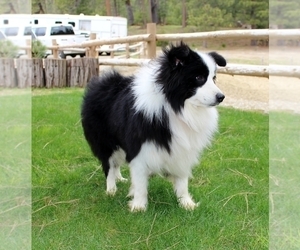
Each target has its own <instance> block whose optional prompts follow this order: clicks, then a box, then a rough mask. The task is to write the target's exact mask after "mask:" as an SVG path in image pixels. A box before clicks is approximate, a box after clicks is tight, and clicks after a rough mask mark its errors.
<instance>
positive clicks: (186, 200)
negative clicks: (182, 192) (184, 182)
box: [179, 197, 200, 211]
mask: <svg viewBox="0 0 300 250" xmlns="http://www.w3.org/2000/svg"><path fill="white" fill-rule="evenodd" d="M199 204H200V203H199V202H197V203H196V202H194V201H193V199H192V198H191V197H182V198H180V199H179V206H180V207H182V208H184V209H185V210H189V211H191V210H194V209H195V208H196V207H198V206H199Z"/></svg>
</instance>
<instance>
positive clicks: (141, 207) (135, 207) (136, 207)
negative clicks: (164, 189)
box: [128, 199, 147, 212]
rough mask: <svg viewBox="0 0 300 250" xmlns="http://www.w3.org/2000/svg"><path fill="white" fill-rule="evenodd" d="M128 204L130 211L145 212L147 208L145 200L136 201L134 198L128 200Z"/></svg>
mask: <svg viewBox="0 0 300 250" xmlns="http://www.w3.org/2000/svg"><path fill="white" fill-rule="evenodd" d="M128 205H129V209H130V211H131V212H145V211H146V209H147V202H144V201H136V200H135V199H133V200H132V201H129V203H128Z"/></svg>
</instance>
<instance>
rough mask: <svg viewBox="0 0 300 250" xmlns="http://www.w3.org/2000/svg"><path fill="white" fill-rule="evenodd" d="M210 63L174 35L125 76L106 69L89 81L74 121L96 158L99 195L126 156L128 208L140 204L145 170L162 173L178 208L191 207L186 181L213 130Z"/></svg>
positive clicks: (213, 57) (216, 58)
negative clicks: (175, 40)
mask: <svg viewBox="0 0 300 250" xmlns="http://www.w3.org/2000/svg"><path fill="white" fill-rule="evenodd" d="M217 65H218V66H223V67H224V66H226V60H225V59H224V58H223V57H222V56H221V55H219V54H218V53H216V52H210V53H198V52H195V51H193V50H191V49H190V48H189V47H188V46H187V45H186V44H185V43H183V42H181V43H180V44H177V45H170V46H169V47H168V48H166V49H164V50H163V54H162V55H161V56H160V57H158V58H157V59H155V60H153V61H151V62H150V63H148V64H147V65H143V66H142V67H141V68H140V69H139V71H138V72H137V73H136V74H135V75H133V76H129V77H127V76H123V75H121V74H119V73H118V72H116V71H109V72H108V73H104V74H103V75H102V76H100V77H94V78H92V79H91V80H90V82H89V83H88V85H87V87H86V91H85V94H84V98H83V105H82V110H81V116H82V126H83V130H84V135H85V138H86V140H87V141H88V143H89V145H90V148H91V150H92V152H93V154H94V155H95V156H96V157H97V158H98V159H99V160H100V161H101V163H102V168H103V171H104V174H105V176H106V192H107V194H109V195H114V194H115V192H116V190H117V186H116V181H117V180H121V181H125V180H126V179H124V178H123V177H122V175H121V173H120V166H121V165H122V164H123V163H124V162H127V163H128V164H129V168H130V177H131V187H130V192H129V196H132V200H131V201H130V202H129V208H130V210H131V211H144V210H146V207H147V186H148V179H149V176H150V175H152V174H160V175H165V176H168V177H170V179H171V180H172V183H173V186H174V191H175V194H176V196H177V198H178V202H179V204H180V206H181V207H183V208H185V209H187V210H193V209H194V208H195V207H197V205H198V204H197V203H195V202H194V201H193V199H192V197H191V195H190V194H189V191H188V180H189V178H190V177H191V175H192V168H193V166H195V165H196V164H197V163H198V162H199V155H200V153H201V151H202V150H203V149H204V148H205V147H206V146H208V145H209V143H210V141H211V139H212V136H213V134H214V132H215V131H216V130H217V123H218V113H217V110H216V108H215V106H216V105H218V104H219V103H221V102H222V101H223V99H224V98H225V96H224V94H223V93H222V92H221V90H220V89H219V88H218V87H217V86H216V70H217Z"/></svg>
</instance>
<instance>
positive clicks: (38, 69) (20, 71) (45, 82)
mask: <svg viewBox="0 0 300 250" xmlns="http://www.w3.org/2000/svg"><path fill="white" fill-rule="evenodd" d="M0 71H1V74H0V87H8V88H13V87H18V88H26V87H36V88H44V87H46V88H54V87H84V86H85V84H86V83H87V82H88V81H89V79H90V78H91V77H92V76H94V75H99V63H98V59H96V58H74V59H70V60H62V59H37V58H32V59H10V58H0Z"/></svg>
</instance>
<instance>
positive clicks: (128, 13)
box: [125, 0, 134, 25]
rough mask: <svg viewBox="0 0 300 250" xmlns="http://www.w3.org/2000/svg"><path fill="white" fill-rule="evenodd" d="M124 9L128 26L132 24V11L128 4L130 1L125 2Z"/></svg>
mask: <svg viewBox="0 0 300 250" xmlns="http://www.w3.org/2000/svg"><path fill="white" fill-rule="evenodd" d="M125 5H126V9H127V17H128V25H133V24H134V17H133V11H132V7H131V4H130V0H126V1H125Z"/></svg>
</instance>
